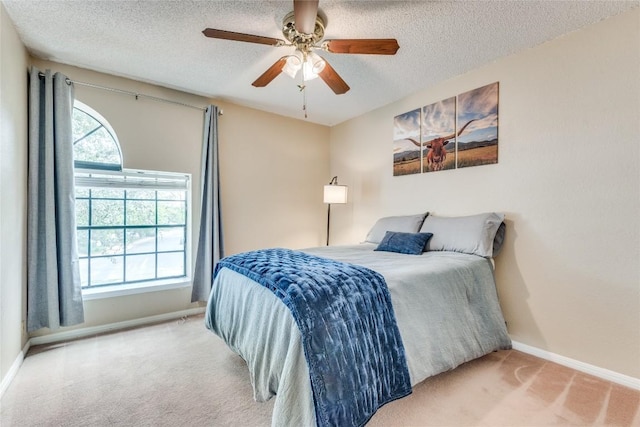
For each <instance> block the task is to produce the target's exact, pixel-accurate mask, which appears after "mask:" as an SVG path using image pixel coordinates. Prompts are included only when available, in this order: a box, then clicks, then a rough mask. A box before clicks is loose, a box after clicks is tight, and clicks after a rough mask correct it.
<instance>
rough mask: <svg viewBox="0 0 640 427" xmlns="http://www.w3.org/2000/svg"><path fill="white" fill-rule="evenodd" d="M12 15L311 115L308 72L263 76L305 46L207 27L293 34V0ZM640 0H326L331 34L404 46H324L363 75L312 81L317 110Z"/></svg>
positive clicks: (33, 5) (44, 36)
mask: <svg viewBox="0 0 640 427" xmlns="http://www.w3.org/2000/svg"><path fill="white" fill-rule="evenodd" d="M2 3H3V4H4V6H5V8H6V10H7V12H8V14H9V16H10V17H11V19H12V21H13V22H14V23H15V26H16V28H17V31H18V33H19V35H20V37H21V38H22V40H23V42H24V43H25V45H26V46H27V48H28V49H29V51H30V52H31V53H32V54H33V55H35V56H37V57H40V58H43V59H49V60H52V61H56V62H60V63H64V64H70V65H75V66H79V67H83V68H88V69H91V70H96V71H101V72H105V73H109V74H114V75H118V76H124V77H129V78H133V79H136V80H141V81H145V82H149V83H154V84H158V85H162V86H166V87H169V88H174V89H179V90H183V91H186V92H191V93H195V94H199V95H205V96H209V97H214V98H217V99H221V100H226V101H230V102H233V103H236V104H240V105H245V106H250V107H253V108H257V109H262V110H266V111H270V112H274V113H277V114H282V115H286V116H290V117H295V118H303V117H304V114H303V112H302V95H301V93H300V92H299V91H298V88H297V86H296V84H297V83H298V82H297V81H294V80H292V79H291V78H289V77H288V76H286V75H285V74H281V75H280V76H278V77H277V78H276V79H275V80H274V81H273V82H272V83H271V84H270V85H268V86H267V87H265V88H255V87H253V86H251V82H253V81H254V80H255V79H256V78H257V77H258V76H260V75H261V74H262V73H263V72H264V71H265V70H266V69H267V68H268V67H269V66H271V64H273V63H274V62H275V61H276V60H277V59H278V58H280V57H281V56H283V55H286V54H289V53H290V52H291V51H292V49H293V48H290V47H289V48H287V47H280V48H275V47H270V46H264V45H258V44H250V43H243V42H237V41H227V40H216V39H209V38H206V37H204V36H203V35H202V30H203V29H205V28H207V27H211V28H217V29H222V30H228V31H234V32H242V33H249V34H255V35H261V36H268V37H274V38H283V36H282V32H281V30H280V28H281V25H282V19H283V17H284V16H285V15H286V14H287V13H288V12H290V11H291V10H293V2H292V1H290V0H289V1H227V0H209V1H157V0H156V1H150V0H147V1H130V0H128V1H120V0H112V1H84V0H82V1H67V0H59V1H31V0H20V1H8V0H3V1H2ZM639 4H640V3H639V1H638V0H635V1H615V0H607V1H596V0H591V1H579V0H578V1H559V0H558V1H538V0H527V1H516V0H512V1H364V0H360V1H337V0H320V13H321V14H323V15H324V16H325V17H326V18H327V19H326V24H327V28H326V32H325V39H331V38H334V39H335V38H396V39H397V40H398V43H399V45H400V50H399V51H398V53H397V54H396V55H395V56H377V55H339V54H331V53H324V52H323V53H321V55H322V56H323V57H324V58H325V59H327V61H328V62H329V63H330V64H331V65H332V66H333V68H334V69H335V70H336V71H337V72H338V73H339V74H340V75H341V76H342V78H343V79H344V80H345V81H346V82H347V83H348V84H349V86H351V90H350V91H349V92H347V93H346V94H344V95H335V94H334V93H333V92H332V91H331V90H330V89H329V88H328V87H327V86H326V85H325V84H324V82H323V81H322V80H320V79H316V80H313V81H311V82H308V84H307V103H308V113H309V117H308V119H307V120H309V121H311V122H315V123H320V124H325V125H334V124H337V123H340V122H342V121H344V120H347V119H350V118H353V117H356V116H359V115H361V114H364V113H366V112H368V111H371V110H373V109H375V108H377V107H380V106H383V105H386V104H388V103H390V102H393V101H396V100H398V99H401V98H403V97H405V96H407V95H408V94H410V93H412V92H415V91H417V90H420V89H423V88H426V87H429V86H432V85H434V84H436V83H438V82H440V81H442V80H445V79H448V78H451V77H453V76H456V75H459V74H462V73H465V72H467V71H469V70H472V69H474V68H476V67H478V66H481V65H483V64H486V63H489V62H491V61H493V60H495V59H497V58H500V57H504V56H506V55H509V54H512V53H515V52H517V51H519V50H522V49H526V48H529V47H533V46H535V45H538V44H540V43H543V42H545V41H547V40H550V39H553V38H555V37H558V36H560V35H562V34H565V33H568V32H571V31H574V30H577V29H579V28H582V27H585V26H587V25H589V24H592V23H595V22H598V21H600V20H602V19H604V18H606V17H609V16H612V15H615V14H618V13H621V12H623V11H625V10H627V9H630V8H633V7H637V6H638V5H639Z"/></svg>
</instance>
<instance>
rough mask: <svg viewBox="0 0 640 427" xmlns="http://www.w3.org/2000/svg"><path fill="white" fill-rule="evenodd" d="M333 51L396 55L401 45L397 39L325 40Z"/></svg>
mask: <svg viewBox="0 0 640 427" xmlns="http://www.w3.org/2000/svg"><path fill="white" fill-rule="evenodd" d="M324 44H325V45H326V47H327V50H328V51H329V52H331V53H364V54H371V55H395V54H396V52H397V51H398V49H399V48H400V46H398V41H397V40H396V39H342V40H327V41H325V42H324Z"/></svg>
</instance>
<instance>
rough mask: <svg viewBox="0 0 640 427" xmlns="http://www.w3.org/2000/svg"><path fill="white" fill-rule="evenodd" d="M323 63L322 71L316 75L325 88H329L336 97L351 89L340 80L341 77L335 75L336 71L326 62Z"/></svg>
mask: <svg viewBox="0 0 640 427" xmlns="http://www.w3.org/2000/svg"><path fill="white" fill-rule="evenodd" d="M324 62H325V64H324V69H323V70H322V71H320V72H319V73H318V75H319V76H320V78H321V79H322V80H324V82H325V83H326V84H327V86H329V87H330V88H331V90H332V91H334V92H335V94H336V95H342V94H343V93H347V92H348V91H349V89H351V88H350V87H349V85H348V84H347V83H345V81H344V80H342V77H340V76H339V75H338V73H336V70H334V69H333V67H332V66H331V65H329V63H328V62H327V61H326V60H325V61H324Z"/></svg>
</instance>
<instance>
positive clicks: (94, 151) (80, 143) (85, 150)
mask: <svg viewBox="0 0 640 427" xmlns="http://www.w3.org/2000/svg"><path fill="white" fill-rule="evenodd" d="M73 159H74V160H76V161H81V162H95V163H103V164H116V165H120V164H121V163H122V162H121V160H120V150H118V145H117V143H116V141H115V140H114V139H113V137H112V136H111V134H110V133H109V131H107V129H105V128H104V127H101V128H100V129H98V130H97V131H95V132H93V133H91V134H90V135H87V136H84V137H81V139H75V140H74V143H73Z"/></svg>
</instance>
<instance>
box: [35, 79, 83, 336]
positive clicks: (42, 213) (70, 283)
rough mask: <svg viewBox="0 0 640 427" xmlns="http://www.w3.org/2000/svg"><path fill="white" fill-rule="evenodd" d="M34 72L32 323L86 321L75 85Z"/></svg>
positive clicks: (41, 325) (51, 324) (49, 324)
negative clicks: (77, 215)
mask: <svg viewBox="0 0 640 427" xmlns="http://www.w3.org/2000/svg"><path fill="white" fill-rule="evenodd" d="M41 74H42V73H40V71H39V70H38V69H37V68H35V67H33V68H32V69H31V72H30V75H29V172H28V174H29V176H28V193H29V195H28V218H27V329H28V330H29V331H34V330H36V329H40V328H44V327H48V328H51V329H57V328H59V327H60V326H71V325H75V324H78V323H82V322H84V310H83V306H82V292H81V288H80V287H81V284H80V271H79V268H78V252H77V246H76V219H75V195H74V190H73V185H74V182H73V179H74V178H73V136H72V127H71V117H72V113H73V86H72V85H71V84H70V83H68V79H67V77H66V76H64V75H62V74H60V73H56V74H55V75H52V73H51V71H50V70H47V71H46V72H45V73H44V75H43V76H41Z"/></svg>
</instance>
